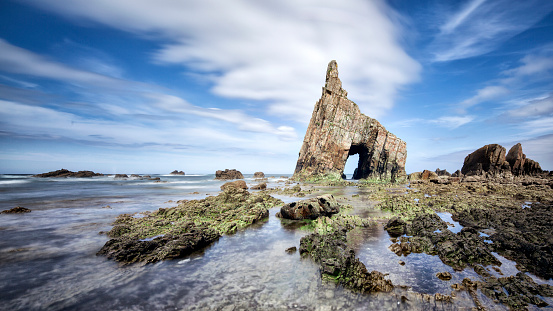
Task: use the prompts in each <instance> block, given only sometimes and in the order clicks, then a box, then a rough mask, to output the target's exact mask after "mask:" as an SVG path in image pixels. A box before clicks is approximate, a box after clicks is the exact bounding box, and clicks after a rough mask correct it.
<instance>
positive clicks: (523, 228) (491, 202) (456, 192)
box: [373, 173, 553, 310]
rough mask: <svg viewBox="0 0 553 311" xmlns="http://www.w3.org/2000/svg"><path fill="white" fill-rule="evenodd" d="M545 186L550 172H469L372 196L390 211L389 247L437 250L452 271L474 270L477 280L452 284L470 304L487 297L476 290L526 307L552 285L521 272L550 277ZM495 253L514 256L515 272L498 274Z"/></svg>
mask: <svg viewBox="0 0 553 311" xmlns="http://www.w3.org/2000/svg"><path fill="white" fill-rule="evenodd" d="M486 177H487V178H486ZM551 185H552V180H551V176H549V175H548V174H541V173H540V174H537V175H534V176H533V177H531V176H520V177H516V176H514V174H513V175H511V176H509V177H505V178H490V175H487V176H468V177H461V178H459V180H456V181H455V182H451V183H447V184H438V183H432V182H423V183H417V184H416V185H414V186H412V187H413V188H408V189H407V190H402V191H390V190H389V189H384V191H382V190H380V191H376V192H375V193H374V194H373V198H375V199H379V200H380V204H379V206H380V207H381V208H382V209H383V210H386V211H389V212H391V213H392V214H393V215H395V217H391V218H390V219H389V220H388V222H387V224H386V226H385V228H386V230H388V232H389V234H390V235H391V236H393V237H395V238H392V242H393V244H392V245H391V246H390V247H389V249H390V250H391V251H392V252H394V253H396V254H397V255H400V256H408V255H409V254H410V253H416V252H423V253H426V254H429V255H437V256H439V258H440V259H441V261H442V262H443V263H444V264H447V265H449V266H450V267H452V268H453V269H454V270H459V271H460V270H463V269H474V272H475V273H476V275H477V277H476V278H474V279H472V278H465V279H464V280H463V282H462V283H458V284H453V285H452V288H453V289H454V290H456V291H457V290H463V291H467V292H468V293H469V294H470V296H471V297H472V299H473V301H474V303H475V306H476V308H477V309H482V310H483V309H485V308H484V305H485V304H489V303H490V302H489V301H488V302H485V303H483V302H482V301H481V300H482V299H483V298H482V296H481V295H480V294H479V293H480V292H481V293H482V294H484V295H485V297H486V298H487V299H490V300H491V301H492V303H493V302H495V303H499V304H501V305H502V307H501V308H503V307H505V308H509V309H512V310H527V309H528V308H533V307H543V306H546V305H547V302H546V301H545V300H544V299H543V297H550V296H551V289H552V287H551V285H548V284H540V283H536V281H535V280H533V279H532V278H531V277H530V276H529V275H527V274H526V273H525V272H531V273H533V274H535V275H536V276H538V277H541V278H544V279H551V278H552V275H553V274H552V270H551V267H552V266H553V262H552V254H553V251H552V245H553V213H552V212H553V191H551V189H552V188H551ZM436 212H441V213H442V214H441V215H442V216H438V214H436ZM445 212H448V213H451V220H450V221H449V222H448V221H444V220H442V217H443V214H446V213H445ZM454 222H459V224H454ZM459 226H461V227H462V228H461V230H459ZM452 230H454V231H455V232H457V233H454V232H452ZM484 232H485V234H484ZM496 253H497V254H499V255H501V256H503V257H505V258H506V259H509V260H513V261H514V262H516V266H515V267H516V269H518V270H519V271H520V272H519V273H515V274H516V275H510V276H509V275H506V276H503V275H504V274H503V272H505V270H503V269H499V268H498V267H499V266H501V264H502V263H501V261H500V260H499V259H498V255H497V254H496ZM490 266H491V267H490ZM513 268H514V267H513ZM513 268H511V269H513ZM502 270H503V272H502ZM437 276H442V277H443V275H437ZM452 295H453V296H454V294H452ZM530 306H532V307H530Z"/></svg>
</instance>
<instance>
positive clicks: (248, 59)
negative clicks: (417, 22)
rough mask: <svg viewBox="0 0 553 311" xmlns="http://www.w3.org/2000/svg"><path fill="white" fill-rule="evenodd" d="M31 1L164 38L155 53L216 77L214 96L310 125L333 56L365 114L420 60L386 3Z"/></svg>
mask: <svg viewBox="0 0 553 311" xmlns="http://www.w3.org/2000/svg"><path fill="white" fill-rule="evenodd" d="M28 2H31V3H34V4H36V5H39V6H42V7H44V8H45V9H48V10H52V11H55V12H58V13H61V14H64V15H67V16H70V17H71V18H78V19H80V18H85V19H89V20H93V21H95V22H99V23H103V24H106V25H109V26H111V27H115V28H118V29H123V30H126V31H132V32H136V33H140V34H145V35H149V34H152V33H154V34H161V35H162V36H163V37H165V38H167V39H168V40H169V42H170V43H168V44H166V45H164V46H163V47H162V48H161V49H160V50H159V51H158V52H157V53H156V54H155V59H156V60H157V61H158V62H161V63H169V64H180V65H183V66H186V67H187V68H192V69H193V70H195V71H197V72H200V73H204V74H210V75H212V77H213V80H212V81H213V83H214V87H213V92H214V93H215V94H217V95H220V96H225V97H233V98H241V99H250V100H265V101H268V102H269V103H270V107H269V111H270V112H271V113H275V114H280V115H285V116H287V117H290V118H293V119H296V120H298V121H301V122H307V121H308V120H309V117H310V115H311V111H312V109H313V104H314V102H315V100H316V99H317V98H318V95H319V92H320V88H321V86H322V85H323V83H324V74H325V70H326V65H327V63H328V62H329V61H330V60H332V59H336V60H337V61H338V64H339V65H340V70H341V78H342V80H343V82H344V88H346V89H347V90H348V91H349V94H350V97H351V98H352V99H353V100H354V101H356V102H357V103H358V104H359V105H360V106H361V108H362V111H363V112H365V113H366V114H369V115H371V116H372V117H378V116H380V115H382V114H383V113H384V112H385V111H387V110H388V109H390V108H391V107H392V105H393V101H394V97H395V95H396V93H397V92H398V89H399V88H401V87H402V86H403V85H406V84H408V83H411V82H413V81H415V80H417V79H418V73H419V71H420V65H419V64H418V63H417V62H416V61H414V60H413V59H412V58H411V57H409V55H407V54H406V53H405V52H404V50H403V49H402V47H401V45H400V44H399V38H398V34H399V32H400V29H398V26H397V25H395V24H394V23H393V22H392V21H391V20H390V18H389V16H390V15H393V12H392V11H391V9H390V8H389V7H388V6H387V5H386V4H385V3H384V2H383V1H362V0H346V1H339V2H336V1H319V0H317V1H316V0H308V1H301V2H297V1H293V0H283V1H277V2H264V1H261V2H260V1H220V0H206V1H170V0H165V1H155V2H152V1H147V0H120V1H111V0H98V1H94V2H90V1H87V0H76V1H70V2H63V3H61V2H60V1H56V0H45V1H40V2H38V1H34V0H28Z"/></svg>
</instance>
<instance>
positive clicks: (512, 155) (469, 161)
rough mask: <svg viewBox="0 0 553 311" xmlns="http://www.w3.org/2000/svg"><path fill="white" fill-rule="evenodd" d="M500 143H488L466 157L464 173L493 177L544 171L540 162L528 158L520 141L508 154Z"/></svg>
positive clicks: (462, 170)
mask: <svg viewBox="0 0 553 311" xmlns="http://www.w3.org/2000/svg"><path fill="white" fill-rule="evenodd" d="M505 151H506V150H505V148H504V147H503V146H501V145H498V144H490V145H486V146H484V147H482V148H479V149H478V150H476V151H474V152H472V153H471V154H469V155H468V156H467V157H466V158H465V162H464V163H463V168H462V169H461V173H462V174H464V175H468V176H471V175H487V176H492V177H497V176H503V177H505V176H509V175H516V176H519V175H534V174H538V173H541V172H542V169H541V167H540V164H539V163H538V162H536V161H534V160H531V159H528V158H526V155H525V154H524V153H522V145H521V144H520V143H518V144H516V145H514V146H513V147H512V148H511V149H510V150H509V153H507V155H505Z"/></svg>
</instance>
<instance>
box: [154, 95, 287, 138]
mask: <svg viewBox="0 0 553 311" xmlns="http://www.w3.org/2000/svg"><path fill="white" fill-rule="evenodd" d="M147 96H149V97H150V98H152V99H153V100H154V101H155V105H156V106H157V107H160V108H162V109H164V110H166V111H169V112H173V113H181V114H193V115H197V116H201V117H206V118H212V119H216V120H220V121H225V122H228V123H232V124H235V125H237V126H238V129H240V130H242V131H248V132H257V133H272V134H276V135H278V136H279V137H280V138H281V139H283V140H294V139H296V138H297V134H296V131H295V130H294V128H292V127H288V126H281V127H279V128H275V127H274V126H273V125H272V124H271V123H270V122H269V121H267V120H263V119H260V118H255V117H252V116H249V115H247V114H245V113H244V112H242V111H240V110H228V109H215V108H203V107H198V106H194V105H191V104H190V103H188V102H186V101H185V100H184V99H182V98H179V97H176V96H172V95H166V94H148V95H147Z"/></svg>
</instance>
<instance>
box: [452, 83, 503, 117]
mask: <svg viewBox="0 0 553 311" xmlns="http://www.w3.org/2000/svg"><path fill="white" fill-rule="evenodd" d="M508 93H509V90H508V89H507V88H505V87H503V86H497V85H491V86H486V87H484V88H482V89H479V90H477V91H476V95H474V96H473V97H471V98H468V99H465V100H464V101H462V102H461V103H460V104H459V108H460V109H461V110H460V111H463V112H464V110H465V109H467V108H470V107H472V106H474V105H477V104H480V103H482V102H485V101H487V100H492V99H497V98H498V97H501V96H504V95H506V94H508Z"/></svg>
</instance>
